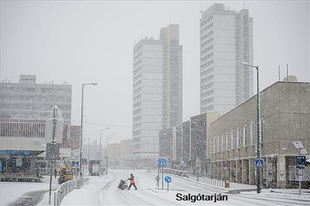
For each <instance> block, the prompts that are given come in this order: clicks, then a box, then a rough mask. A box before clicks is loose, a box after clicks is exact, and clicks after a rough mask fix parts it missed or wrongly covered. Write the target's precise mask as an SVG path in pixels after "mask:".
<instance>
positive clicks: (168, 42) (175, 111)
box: [160, 24, 183, 128]
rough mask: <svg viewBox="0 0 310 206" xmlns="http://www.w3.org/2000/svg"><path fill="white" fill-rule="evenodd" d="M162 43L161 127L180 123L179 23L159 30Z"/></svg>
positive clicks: (181, 49)
mask: <svg viewBox="0 0 310 206" xmlns="http://www.w3.org/2000/svg"><path fill="white" fill-rule="evenodd" d="M160 40H161V41H162V43H163V128H169V127H171V126H177V125H180V124H181V123H182V96H183V95H182V93H183V92H182V91H183V89H182V85H183V83H182V81H183V78H182V71H183V65H182V63H183V61H182V56H183V55H182V53H183V48H182V46H181V45H180V43H179V25H175V24H171V25H169V26H167V27H165V28H162V29H161V30H160Z"/></svg>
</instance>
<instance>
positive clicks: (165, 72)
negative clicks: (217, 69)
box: [133, 25, 182, 157]
mask: <svg viewBox="0 0 310 206" xmlns="http://www.w3.org/2000/svg"><path fill="white" fill-rule="evenodd" d="M133 63H134V65H133V150H134V154H135V155H136V156H140V157H148V156H149V155H158V152H159V148H158V147H159V143H158V141H159V137H158V135H159V131H160V130H161V129H162V128H169V127H170V126H176V125H179V124H181V123H182V46H180V45H179V26H178V25H169V26H167V27H165V28H162V29H161V31H160V40H155V39H153V38H150V39H148V38H145V39H142V40H141V41H139V42H138V43H137V44H136V45H135V46H134V62H133Z"/></svg>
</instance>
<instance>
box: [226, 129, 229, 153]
mask: <svg viewBox="0 0 310 206" xmlns="http://www.w3.org/2000/svg"><path fill="white" fill-rule="evenodd" d="M226 150H227V151H228V150H229V133H228V132H226Z"/></svg>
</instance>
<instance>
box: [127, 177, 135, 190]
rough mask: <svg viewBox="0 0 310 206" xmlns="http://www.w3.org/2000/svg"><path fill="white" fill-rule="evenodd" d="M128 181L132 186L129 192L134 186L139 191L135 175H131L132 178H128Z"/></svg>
mask: <svg viewBox="0 0 310 206" xmlns="http://www.w3.org/2000/svg"><path fill="white" fill-rule="evenodd" d="M128 180H130V185H129V187H128V190H130V188H131V186H134V187H135V188H136V190H137V186H136V180H135V177H134V176H133V174H130V177H129V178H128Z"/></svg>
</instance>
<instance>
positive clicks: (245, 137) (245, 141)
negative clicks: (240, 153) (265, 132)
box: [243, 125, 248, 147]
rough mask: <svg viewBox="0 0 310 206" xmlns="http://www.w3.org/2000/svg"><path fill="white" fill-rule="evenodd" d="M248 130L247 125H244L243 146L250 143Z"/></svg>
mask: <svg viewBox="0 0 310 206" xmlns="http://www.w3.org/2000/svg"><path fill="white" fill-rule="evenodd" d="M246 130H247V125H245V126H243V146H244V147H246V146H247V145H248V142H247V133H246Z"/></svg>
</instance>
